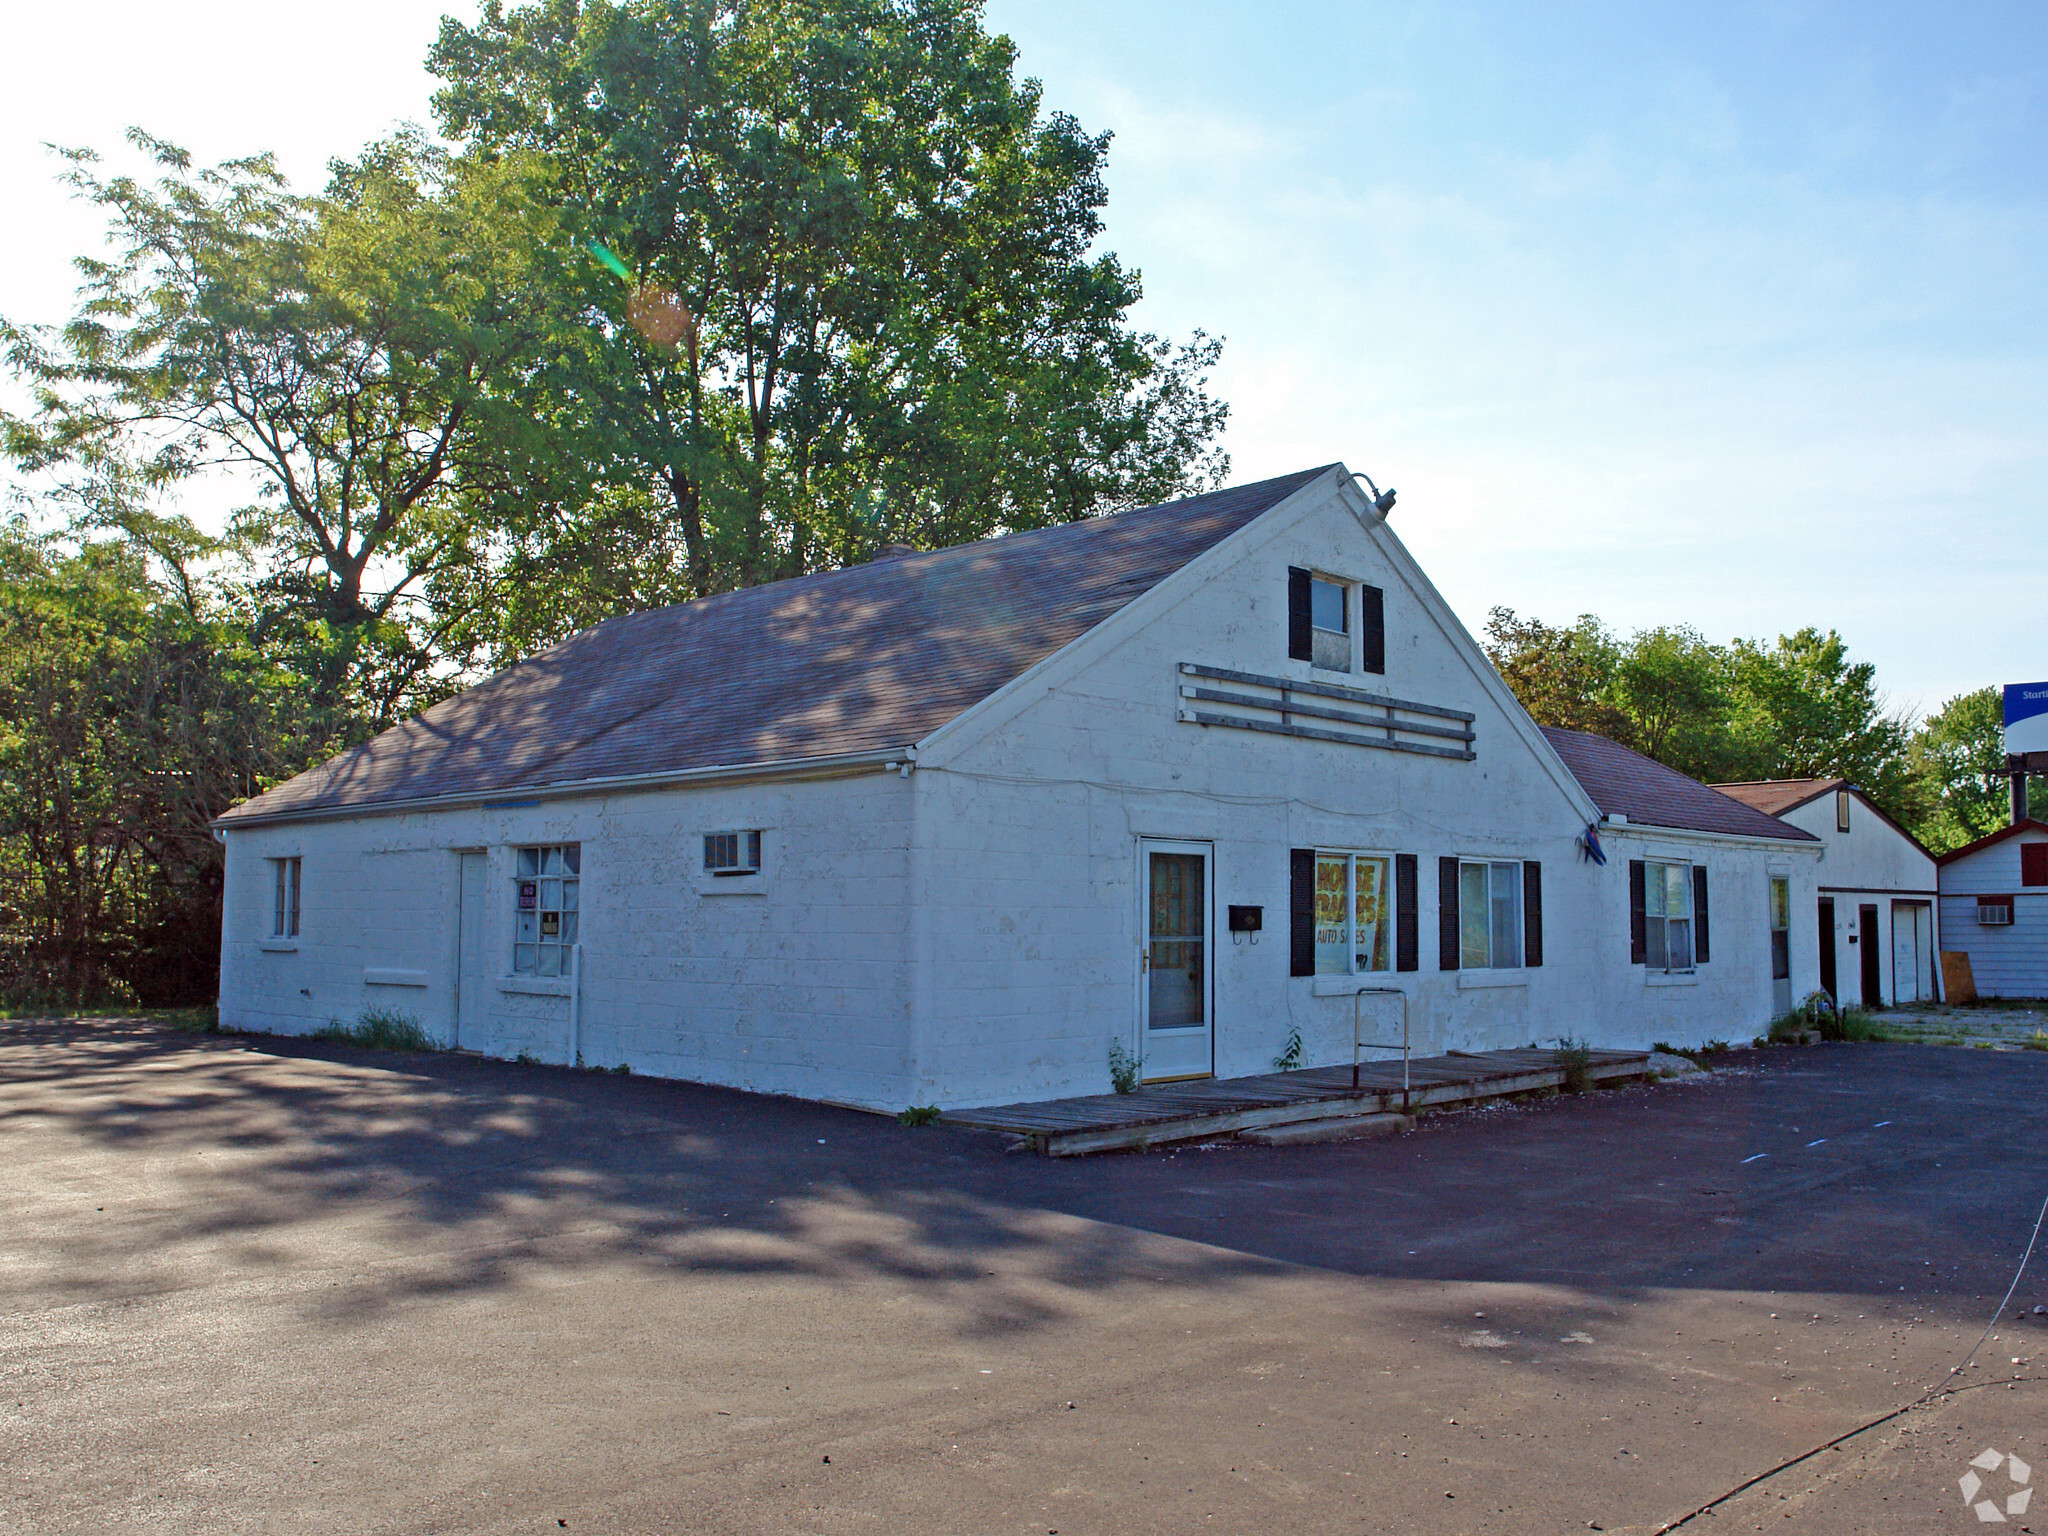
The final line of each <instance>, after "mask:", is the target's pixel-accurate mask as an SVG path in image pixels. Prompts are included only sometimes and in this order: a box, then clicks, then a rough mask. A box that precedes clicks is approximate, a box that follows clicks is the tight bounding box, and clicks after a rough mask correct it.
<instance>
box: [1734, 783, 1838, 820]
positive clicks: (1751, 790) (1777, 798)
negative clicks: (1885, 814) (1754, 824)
mask: <svg viewBox="0 0 2048 1536" xmlns="http://www.w3.org/2000/svg"><path fill="white" fill-rule="evenodd" d="M1848 782H1849V781H1848V780H1847V779H1752V780H1749V781H1747V782H1745V783H1741V784H1716V785H1715V786H1714V788H1715V789H1718V790H1719V791H1721V793H1722V794H1724V795H1727V796H1728V797H1729V798H1730V799H1734V800H1740V801H1741V802H1742V803H1743V804H1744V805H1748V806H1754V807H1755V808H1756V809H1757V810H1760V811H1762V812H1763V813H1764V814H1765V815H1766V816H1782V815H1784V814H1785V813H1786V812H1787V811H1796V810H1798V809H1799V807H1800V806H1802V805H1805V804H1806V803H1807V802H1808V801H1809V800H1818V799H1819V798H1820V797H1821V796H1822V795H1824V794H1826V793H1828V791H1830V790H1834V789H1840V788H1841V787H1842V786H1843V785H1845V784H1847V783H1848Z"/></svg>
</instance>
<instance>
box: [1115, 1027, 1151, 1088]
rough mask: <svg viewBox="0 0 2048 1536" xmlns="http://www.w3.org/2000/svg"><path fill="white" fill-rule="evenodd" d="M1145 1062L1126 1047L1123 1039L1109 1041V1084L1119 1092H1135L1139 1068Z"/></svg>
mask: <svg viewBox="0 0 2048 1536" xmlns="http://www.w3.org/2000/svg"><path fill="white" fill-rule="evenodd" d="M1142 1065H1143V1063H1142V1062H1141V1061H1140V1060H1139V1059H1138V1058H1137V1057H1136V1056H1133V1055H1132V1054H1131V1053H1130V1052H1129V1051H1128V1050H1127V1049H1125V1047H1124V1043H1123V1041H1121V1040H1112V1041H1110V1042H1109V1086H1110V1087H1112V1088H1114V1089H1115V1090H1116V1091H1117V1092H1118V1093H1135V1092H1136V1091H1137V1088H1138V1069H1139V1067H1140V1066H1142Z"/></svg>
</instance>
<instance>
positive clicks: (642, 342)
mask: <svg viewBox="0 0 2048 1536" xmlns="http://www.w3.org/2000/svg"><path fill="white" fill-rule="evenodd" d="M1014 62H1015V59H1014V51H1013V49H1012V47H1011V45H1010V43H1009V42H1008V40H1007V39H1005V38H1002V37H992V36H990V35H988V34H987V33H986V32H985V31H984V30H983V28H982V26H981V19H980V11H979V7H978V5H976V4H973V3H967V0H759V3H747V4H741V3H737V0H595V3H580V0H543V3H540V4H536V5H532V6H527V7H523V8H520V9H516V10H510V11H508V10H507V9H505V8H504V6H503V5H502V4H500V3H497V0H492V3H490V4H488V5H487V6H486V7H485V9H484V11H483V14H482V16H481V18H480V19H479V21H478V22H477V24H476V25H475V26H473V27H469V26H464V25H461V24H460V23H457V22H454V21H452V20H451V21H445V22H444V23H443V27H442V33H441V38H440V41H439V44H438V45H437V46H436V48H435V50H434V53H433V56H432V60H431V63H432V67H433V68H434V70H435V71H436V72H437V73H438V74H439V75H440V76H441V77H442V79H443V80H444V81H445V82H446V84H445V87H444V89H443V90H442V91H441V92H440V93H439V94H438V96H437V97H436V110H437V111H438V113H439V115H440V118H441V121H442V123H443V125H444V128H445V130H446V131H447V132H448V133H449V134H450V135H451V136H452V137H454V138H455V139H457V140H459V141H461V142H463V143H464V144H465V145H467V146H468V152H469V153H470V155H471V156H472V157H473V158H476V159H479V160H486V161H487V160H489V159H491V158H494V157H496V156H500V155H505V154H518V153H526V154H530V155H533V156H534V157H536V158H537V160H538V161H539V162H540V163H541V164H543V165H544V166H545V167H546V173H547V185H548V187H549V188H550V193H551V196H552V197H553V199H554V200H555V204H556V206H557V208H558V209H559V211H560V216H561V219H562V223H563V227H564V228H565V230H568V231H571V232H573V234H574V236H575V239H576V241H577V242H578V246H577V247H576V248H571V247H569V246H568V245H566V244H564V245H561V246H558V247H556V248H555V254H556V255H557V256H558V257H561V258H563V259H560V260H559V262H558V265H557V266H556V267H555V269H554V280H555V282H556V283H557V284H558V285H559V288H560V296H561V298H562V301H563V302H564V304H565V305H566V306H567V308H568V309H570V310H572V311H574V312H576V313H578V314H580V315H581V316H582V323H581V325H580V326H579V327H577V328H575V329H574V330H572V331H568V332H564V333H563V334H562V336H561V337H560V339H559V345H558V347H557V348H556V349H555V351H554V352H553V353H552V354H551V357H552V361H551V365H550V368H549V370H548V372H547V374H546V382H547V383H548V384H549V386H550V387H551V388H552V389H553V390H554V391H555V398H556V400H557V401H559V402H564V403H565V404H564V405H563V407H562V408H561V410H560V412H559V415H560V417H561V418H562V419H563V420H564V425H565V429H566V428H569V427H572V426H577V425H579V424H580V426H581V427H582V428H586V429H588V430H590V431H592V432H594V433H595V434H596V437H595V438H593V439H592V440H590V443H589V446H588V448H587V449H586V451H585V454H584V458H585V460H586V461H587V462H588V463H589V464H590V465H591V467H592V470H593V474H592V477H591V482H590V487H591V494H589V495H587V496H584V497H582V498H580V499H579V498H568V499H563V500H559V501H556V502H553V503H551V504H549V505H548V506H547V507H545V508H544V509H543V511H542V513H541V514H540V515H538V516H536V517H534V518H533V519H532V520H531V521H530V522H528V523H527V524H526V525H524V526H522V527H520V528H518V529H516V530H515V531H514V532H513V534H512V544H513V556H512V558H513V562H514V564H515V565H517V566H518V567H519V568H521V569H523V570H525V571H529V572H535V573H539V572H544V571H546V570H549V569H551V568H555V567H557V566H558V565H559V564H560V563H561V556H563V555H565V554H569V555H574V554H581V553H586V552H588V551H590V550H592V549H594V548H604V547H615V548H618V547H624V548H631V549H633V550H635V551H637V552H638V554H639V559H638V561H637V562H636V563H637V565H638V566H639V569H637V570H635V571H634V572H633V573H632V574H631V576H630V578H629V579H627V580H625V581H624V582H623V583H611V582H603V583H599V584H597V585H596V586H595V587H594V588H592V589H591V590H590V591H589V592H588V597H589V598H590V599H592V600H595V601H598V602H600V603H602V602H608V601H616V600H617V598H618V597H619V596H621V595H623V594H624V593H631V594H633V595H636V596H638V595H640V594H645V596H646V598H648V599H650V600H662V601H673V600H676V599H678V598H683V597H691V596H697V595H702V594H706V593H711V592H716V591H720V590H725V589H728V588H731V587H735V586H742V585H749V584H753V583H757V582H763V581H768V580H773V579H776V578H778V577H781V576H787V575H792V574H796V573H799V572H802V571H807V570H812V569H817V568H820V567H829V566H832V565H835V564H843V563H848V562H852V561H857V560H861V559H865V558H867V557H868V556H869V555H870V554H872V552H873V550H874V549H875V548H876V547H877V546H878V545H880V544H882V543H885V542H909V543H914V544H918V545H923V546H936V545H943V544H951V543H957V542H960V541H963V540H967V539H973V538H978V537H982V536H984V535H987V534H990V533H995V532H1000V531H1003V530H1005V529H1014V528H1026V527H1034V526H1038V525H1042V524H1045V523H1049V522H1056V521H1061V520H1070V519H1075V518H1080V517H1085V516H1088V515H1091V514H1094V513H1098V512H1104V511H1111V510H1115V509H1117V508H1120V507H1124V506H1129V505H1135V504H1139V503H1143V502H1147V501H1154V500H1160V499H1165V498H1167V497H1170V496H1172V495H1174V494H1177V493H1181V492H1184V491H1188V490H1192V489H1198V488H1201V487H1202V486H1204V485H1206V484H1208V483H1211V482H1213V481H1215V480H1217V479H1219V478H1220V476H1221V475H1222V474H1223V472H1224V471H1225V469H1226V463H1225V461H1224V460H1223V458H1222V456H1221V454H1220V453H1219V452H1217V451H1216V449H1215V448H1214V446H1213V444H1214V439H1215V437H1216V434H1217V433H1218V431H1219V430H1220V428H1221V426H1222V423H1223V420H1224V408H1223V407H1222V406H1221V405H1220V404H1218V403H1216V402H1215V401H1214V400H1212V399H1211V398H1210V397H1209V395H1208V394H1207V392H1206V389H1205V387H1204V371H1205V370H1206V369H1207V368H1208V367H1209V366H1210V365H1211V364H1212V363H1213V362H1214V360H1215V357H1216V355H1217V347H1216V344H1215V343H1213V342H1211V341H1209V340H1207V339H1206V338H1204V337H1202V336H1200V335H1199V334H1198V335H1197V336H1196V338H1195V339H1194V341H1193V342H1192V343H1190V344H1189V345H1187V346H1185V347H1180V348H1175V347H1173V346H1171V345H1169V344H1168V343H1166V342H1164V341H1161V340H1160V339H1159V338H1157V337H1155V336H1150V335H1146V334H1143V333H1141V332H1138V331H1136V330H1134V329H1133V328H1132V327H1131V326H1130V325H1129V324H1128V323H1127V321H1126V319H1125V315H1126V312H1127V311H1128V309H1129V308H1130V306H1131V305H1132V304H1133V303H1134V302H1135V301H1136V299H1137V298H1138V293H1139V288H1138V282H1137V278H1136V275H1135V274H1134V273H1131V272H1129V271H1127V270H1126V269H1125V268H1124V267H1123V266H1122V265H1121V264H1120V263H1119V262H1118V261H1117V259H1116V258H1115V257H1114V256H1113V255H1109V254H1091V253H1090V252H1091V247H1092V245H1093V243H1094V241H1095V240H1096V238H1097V236H1098V235H1099V234H1100V232H1101V227H1102V225H1101V218H1100V210H1101V208H1102V207H1103V205H1104V203H1105V200H1106V196H1107V194H1106V191H1105V188H1104V184H1103V167H1104V163H1105V158H1106V154H1107V139H1106V136H1101V137H1091V136H1089V135H1087V134H1085V133H1083V132H1082V131H1081V129H1080V127H1079V125H1078V124H1077V123H1075V122H1074V120H1073V119H1072V118H1070V117H1067V116H1064V115H1061V114H1057V113H1050V114H1048V113H1044V112H1042V111H1041V103H1040V99H1039V91H1038V86H1037V84H1036V82H1033V81H1024V82H1019V81H1017V80H1015V79H1014V78H1013V66H1014ZM583 242H597V243H600V244H602V245H603V247H605V251H606V254H608V255H609V254H611V253H616V259H617V260H619V261H620V263H621V265H622V266H624V267H625V269H626V270H627V271H629V272H630V274H631V277H630V279H629V280H625V281H622V280H621V279H620V278H619V277H617V276H615V275H614V274H613V272H611V271H610V270H608V267H607V265H606V264H605V263H604V262H603V261H602V260H601V259H600V258H599V257H597V256H596V255H595V254H593V253H591V252H589V251H587V250H584V249H582V248H581V245H582V243H583ZM650 316H652V317H658V318H659V320H660V323H659V324H649V323H647V322H648V320H649V317H650ZM636 321H638V322H640V325H639V328H638V329H636V328H635V324H634V322H636ZM568 402H573V405H574V410H573V411H571V410H570V409H569V408H568V405H567V404H566V403H568ZM572 415H573V416H576V417H577V418H578V421H577V422H575V423H572V422H570V421H568V420H567V418H569V417H570V416H572ZM664 525H665V527H666V530H667V531H668V536H667V537H660V538H651V539H650V538H643V537H641V533H642V531H646V532H653V531H654V530H656V529H657V528H659V527H663V526H664ZM571 585H572V586H573V585H575V583H573V582H572V583H571ZM525 613H526V621H527V622H530V623H532V624H533V625H534V627H535V631H536V633H535V635H534V636H533V637H532V638H533V639H536V640H537V639H543V638H548V637H549V636H550V635H551V634H552V633H555V632H559V630H560V629H562V628H564V627H574V626H575V625H576V624H578V623H582V622H587V621H588V619H589V618H591V617H594V616H597V615H596V613H594V612H592V611H591V610H589V609H587V608H586V607H585V606H584V603H583V602H582V601H580V600H575V594H574V593H571V594H568V595H566V596H564V597H562V598H561V599H560V600H559V601H556V602H554V604H553V605H552V607H550V606H549V605H547V604H542V605H540V606H538V607H536V606H533V605H528V607H527V608H526V610H525Z"/></svg>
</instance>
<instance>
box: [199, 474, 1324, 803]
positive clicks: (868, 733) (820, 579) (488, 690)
mask: <svg viewBox="0 0 2048 1536" xmlns="http://www.w3.org/2000/svg"><path fill="white" fill-rule="evenodd" d="M1330 468H1331V466H1329V465H1324V466H1322V467H1321V468H1318V469H1308V470H1302V471H1301V472H1299V473H1297V474H1292V475H1283V476H1281V477H1280V478H1278V479H1275V480H1262V481H1260V482H1258V483H1257V484H1254V485H1244V486H1237V487H1234V488H1232V489H1230V490H1227V491H1217V492H1213V493H1211V494H1210V495H1207V496H1194V497H1189V498H1187V499H1186V500H1183V501H1175V502H1168V503H1166V504H1164V505H1162V506H1157V507H1142V508H1139V509H1138V510H1136V511H1132V512H1123V513H1118V514H1116V515H1114V516H1111V517H1100V518H1091V519H1089V520H1087V521H1084V522H1078V523H1067V524H1063V525H1061V526H1058V527H1054V528H1042V529H1038V530H1036V531H1034V532H1030V533H1016V534H1010V535H1008V536H1006V537H1002V538H993V539H984V540H982V541H981V542H980V543H977V544H963V545H959V546H956V547H954V548H951V549H940V550H932V551H930V552H928V553H925V554H914V555H905V556H901V557H898V558H894V559H884V560H876V561H871V562H869V563H868V564H866V565H858V566H851V567H848V568H847V569H845V570H838V571H827V572H822V573H819V574H817V575H813V576H799V577H796V578H794V579H792V580H789V581H779V582H774V583H771V584H770V585H767V586H762V587H750V588H747V589H745V590H742V591H738V592H727V593H723V594H721V595H719V596H716V597H707V598H701V599H699V600H698V601H696V602H692V603H683V604H681V605H679V606H677V607H673V608H661V609H656V610H653V611H651V612H647V613H638V614H632V615H630V616H628V617H624V618H618V619H609V620H607V621H605V622H604V623H602V624H597V625H594V626H593V627H591V628H590V629H586V630H584V631H582V632H581V633H580V634H576V635H572V636H570V637H569V638H568V639H567V640H564V641H563V642H562V643H561V644H559V645H557V646H554V647H552V648H551V649H549V650H546V651H543V652H541V653H540V654H539V655H537V656H533V657H530V658H528V659H527V660H525V661H522V662H520V663H519V664H518V665H516V666H513V667H510V668H508V669H506V670H505V671H503V672H500V673H498V674H497V675H496V676H494V677H490V678H487V679H485V680H484V681H483V682H481V683H479V684H477V685H476V686H475V687H474V688H470V689H468V690H466V691H464V692H462V693H459V694H457V695H456V696H455V697H453V698H451V699H446V700H444V701H443V702H441V703H439V704H436V705H435V706H434V707H433V708H432V709H429V710H427V711H426V712H425V713H424V714H421V715H419V716H418V717H417V718H415V719H412V720H408V721H406V722H405V723H404V724H402V725H396V726H393V727H392V728H391V729H390V730H388V731H385V732H384V733H383V734H382V735H379V736H377V737H375V738H374V739H372V740H371V741H368V742H365V743H364V744H363V745H362V746H360V747H357V748H355V749H354V750H353V751H349V752H345V753H343V754H342V755H341V756H339V757H337V758H335V759H333V760H332V761H331V762H328V763H324V764H322V765H321V766H320V767H318V768H312V769H308V770H307V771H306V772H304V773H302V774H300V775H299V776H298V777H296V778H294V779H290V780H287V781H286V782H285V783H283V784H280V785H278V786H277V787H276V788H275V789H271V790H268V791H266V792H265V793H263V794H261V795H258V796H256V797H255V798H254V799H253V800H248V801H245V802H243V803H242V804H241V805H238V806H236V807H235V808H234V809H233V810H230V811H229V812H227V814H226V815H224V816H223V817H222V818H221V820H222V822H224V823H234V822H244V821H253V820H258V819H261V818H263V817H267V816H277V815H287V814H304V813H309V812H321V811H329V810H334V811H342V810H348V809H353V808H359V807H369V806H375V805H381V804H390V803H392V802H411V801H419V800H428V799H435V798H439V797H458V798H459V797H462V796H467V795H479V794H495V793H503V792H505V791H510V790H526V789H537V788H544V787H547V786H553V785H569V784H575V783H579V782H583V781H587V780H594V779H615V778H625V777H633V776H636V775H643V774H662V773H674V772H682V771H686V770H689V769H692V768H711V767H744V766H752V765H761V764H768V763H778V762H790V761H797V760H802V759H808V758H819V757H834V756H838V755H840V754H843V753H853V752H864V751H871V750H888V749H890V748H893V747H900V746H906V745H909V744H910V743H913V742H916V741H919V740H922V739H923V738H924V737H926V736H928V735H930V734H931V733H932V732H933V731H935V730H937V729H938V728H939V727H940V726H942V725H944V724H945V723H946V722H947V721H948V720H951V719H952V718H953V717H954V716H956V715H958V714H959V713H961V712H962V711H963V710H965V709H966V708H968V707H969V706H970V705H972V704H976V703H978V702H980V701H981V700H982V699H985V698H987V697H988V696H989V695H990V694H992V693H994V692H995V691H996V690H997V689H998V688H1000V687H1002V686H1003V685H1004V684H1005V683H1007V682H1009V681H1010V680H1011V679H1012V678H1014V677H1016V676H1017V675H1018V674H1019V673H1021V672H1024V671H1025V670H1027V669H1028V668H1029V667H1031V666H1032V665H1033V664H1034V663H1036V662H1038V661H1040V660H1042V659H1043V658H1045V657H1046V656H1049V655H1051V654H1052V653H1053V652H1054V651H1056V650H1058V649H1060V648H1061V647H1062V646H1064V645H1066V644H1068V643H1069V642H1070V641H1073V640H1075V639H1078V638H1079V637H1080V636H1081V635H1083V634H1085V633H1086V632H1087V631H1089V630H1090V629H1093V628H1094V627H1095V626H1096V625H1097V624H1100V623H1101V622H1102V621H1103V620H1104V619H1107V618H1108V617H1109V616H1110V615H1112V614H1114V613H1115V612H1117V611H1118V610H1119V609H1120V608H1122V607H1124V605H1125V604H1127V603H1129V602H1131V601H1132V600H1134V599H1136V598H1138V597H1140V596H1142V595H1143V594H1144V593H1145V592H1147V591H1149V590H1150V589H1151V588H1152V587H1154V586H1156V585H1157V584H1158V583H1159V582H1161V581H1163V580H1164V579H1165V578H1167V577H1168V576H1171V575H1172V574H1173V573H1174V572H1175V571H1177V570H1179V569H1180V568H1181V567H1182V566H1184V565H1186V564H1187V563H1188V562H1189V561H1190V560H1192V559H1194V558H1195V557H1196V556H1197V555H1200V554H1202V553H1203V552H1204V551H1205V550H1207V549H1209V548H1210V547H1212V546H1213V545H1215V544H1217V543H1218V542H1220V541H1221V540H1223V539H1225V538H1227V537H1228V536H1229V535H1231V534H1233V533H1235V532H1236V531H1237V530H1238V529H1240V528H1242V527H1244V526H1245V525H1246V524H1247V523H1249V522H1251V521H1252V520H1253V519H1254V518H1256V517H1258V516H1259V515H1260V514H1261V513H1264V512H1267V511H1269V510H1271V509H1272V508H1273V507H1275V506H1277V505H1278V504H1279V503H1280V502H1282V501H1284V500H1285V499H1286V498H1287V497H1288V496H1290V495H1292V494H1293V493H1294V492H1296V491H1298V490H1300V489H1301V488H1302V487H1303V486H1305V485H1307V484H1309V483H1310V482H1311V481H1313V480H1315V479H1316V478H1317V477H1318V476H1320V475H1323V474H1325V473H1327V472H1328V470H1329V469H1330Z"/></svg>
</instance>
